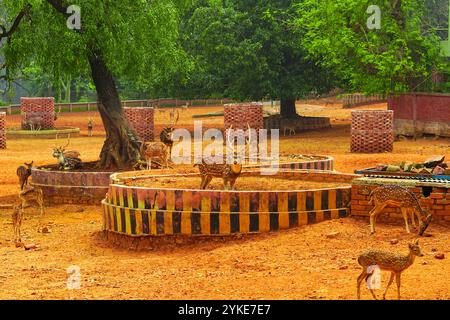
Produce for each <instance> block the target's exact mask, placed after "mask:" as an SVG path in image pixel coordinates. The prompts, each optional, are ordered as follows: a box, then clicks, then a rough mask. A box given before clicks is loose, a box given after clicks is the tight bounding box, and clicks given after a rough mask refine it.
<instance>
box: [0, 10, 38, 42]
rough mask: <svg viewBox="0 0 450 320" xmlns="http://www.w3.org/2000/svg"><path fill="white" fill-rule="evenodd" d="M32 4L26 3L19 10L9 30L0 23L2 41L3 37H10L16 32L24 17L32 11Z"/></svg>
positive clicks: (0, 38)
mask: <svg viewBox="0 0 450 320" xmlns="http://www.w3.org/2000/svg"><path fill="white" fill-rule="evenodd" d="M30 9H31V5H30V4H26V5H25V7H23V9H22V10H21V11H20V12H19V14H18V15H17V17H16V18H15V19H14V22H13V24H12V26H11V28H10V29H9V30H6V28H5V26H2V25H0V29H1V33H0V41H1V40H2V39H3V38H10V37H11V36H12V35H13V33H14V32H16V30H17V28H18V27H19V25H20V22H21V21H22V19H23V18H24V17H25V16H26V15H27V13H28V12H29V11H30Z"/></svg>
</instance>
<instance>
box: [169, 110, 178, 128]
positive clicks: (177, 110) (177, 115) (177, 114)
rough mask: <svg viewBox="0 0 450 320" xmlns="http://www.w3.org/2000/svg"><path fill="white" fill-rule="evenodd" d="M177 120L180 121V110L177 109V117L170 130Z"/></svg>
mask: <svg viewBox="0 0 450 320" xmlns="http://www.w3.org/2000/svg"><path fill="white" fill-rule="evenodd" d="M174 111H175V108H174ZM178 120H180V110H178V109H177V117H176V119H174V121H173V123H172V124H171V127H172V128H173V127H175V126H176V125H177V123H178Z"/></svg>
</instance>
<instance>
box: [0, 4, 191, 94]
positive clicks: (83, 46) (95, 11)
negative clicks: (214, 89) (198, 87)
mask: <svg viewBox="0 0 450 320" xmlns="http://www.w3.org/2000/svg"><path fill="white" fill-rule="evenodd" d="M71 2H72V1H63V3H64V4H66V5H68V4H70V3H71ZM26 3H29V4H31V5H32V8H31V10H30V12H29V14H28V15H27V16H26V17H25V19H24V20H23V21H22V22H21V24H20V27H19V29H18V30H17V32H16V33H15V34H14V35H13V36H12V38H11V41H10V42H9V43H3V46H2V47H1V48H0V55H2V54H4V56H5V58H6V63H7V65H8V70H9V72H10V76H11V77H16V78H17V77H22V76H23V75H24V70H25V71H29V70H27V69H25V68H27V67H31V68H34V70H35V71H39V73H40V74H41V75H46V76H50V77H52V80H51V82H52V83H53V84H54V85H55V87H56V88H57V87H58V86H59V84H60V81H61V79H82V80H84V81H86V80H87V79H89V78H90V70H89V66H88V62H87V59H86V58H87V57H88V55H89V54H91V53H92V52H93V51H95V52H99V53H100V54H101V55H102V58H103V59H104V60H105V62H106V63H107V66H108V68H109V69H110V70H111V71H112V73H113V74H114V75H115V76H118V77H120V78H121V79H123V81H124V82H125V83H128V82H130V81H132V82H133V83H135V85H136V86H137V87H141V88H142V87H151V86H152V85H153V84H154V83H157V82H161V81H163V80H164V79H167V78H170V77H172V76H173V74H174V73H176V74H182V73H183V72H184V71H183V70H184V68H183V65H184V63H183V61H184V58H185V57H184V54H183V50H182V48H181V47H180V46H179V45H178V41H177V40H178V24H179V18H180V10H184V9H185V8H186V6H187V5H188V3H189V1H186V0H158V1H144V0H120V1H116V0H104V1H101V0H78V1H76V4H77V5H79V6H80V7H81V20H82V31H81V32H77V31H74V30H70V29H69V28H67V26H66V19H67V17H66V16H65V15H63V14H61V13H60V12H58V11H56V10H55V9H54V8H53V7H52V6H51V5H50V4H49V2H48V1H46V0H15V1H2V2H1V3H0V12H1V11H3V12H4V13H5V17H6V18H5V19H4V20H5V21H8V22H9V24H10V23H11V22H12V21H13V20H14V18H15V17H16V16H17V14H18V13H19V12H20V10H21V9H22V8H23V7H24V6H25V4H26Z"/></svg>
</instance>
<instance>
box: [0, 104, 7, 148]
mask: <svg viewBox="0 0 450 320" xmlns="http://www.w3.org/2000/svg"><path fill="white" fill-rule="evenodd" d="M0 149H6V112H0Z"/></svg>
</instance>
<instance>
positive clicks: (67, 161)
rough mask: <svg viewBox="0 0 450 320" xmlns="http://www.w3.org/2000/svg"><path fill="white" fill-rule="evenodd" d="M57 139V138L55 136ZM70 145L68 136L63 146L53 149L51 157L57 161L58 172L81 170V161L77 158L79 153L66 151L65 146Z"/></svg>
mask: <svg viewBox="0 0 450 320" xmlns="http://www.w3.org/2000/svg"><path fill="white" fill-rule="evenodd" d="M56 139H58V136H56ZM69 144H70V134H69V136H68V139H67V144H66V145H65V146H59V147H58V146H55V148H53V157H54V158H56V159H58V164H59V170H66V171H67V170H74V169H79V168H81V164H82V161H81V159H80V158H79V157H80V153H79V152H78V151H74V150H71V151H66V148H67V146H68V145H69Z"/></svg>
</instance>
